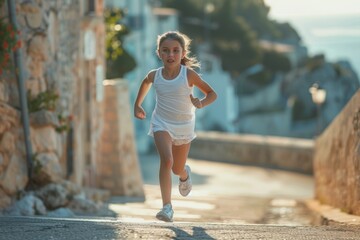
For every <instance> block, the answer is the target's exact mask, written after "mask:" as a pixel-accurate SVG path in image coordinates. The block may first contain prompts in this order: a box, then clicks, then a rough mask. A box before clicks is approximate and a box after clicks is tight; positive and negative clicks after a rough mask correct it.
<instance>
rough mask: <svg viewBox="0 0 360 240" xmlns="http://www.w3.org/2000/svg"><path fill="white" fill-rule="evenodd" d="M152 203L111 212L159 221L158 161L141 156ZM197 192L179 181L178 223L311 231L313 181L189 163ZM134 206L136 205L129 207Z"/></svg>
mask: <svg viewBox="0 0 360 240" xmlns="http://www.w3.org/2000/svg"><path fill="white" fill-rule="evenodd" d="M140 160H141V168H142V174H143V176H144V183H145V185H144V189H145V192H146V201H145V202H142V201H136V200H137V199H129V198H122V197H120V198H112V199H111V203H110V205H109V208H110V209H111V210H112V211H113V212H114V213H115V214H116V215H117V217H119V218H120V219H123V220H133V221H135V220H145V221H150V222H151V221H155V219H154V216H155V214H156V213H157V211H158V210H159V208H160V207H161V204H162V203H161V196H160V188H159V185H158V177H157V176H158V167H159V164H158V159H157V157H156V156H155V155H148V156H141V157H140ZM188 164H189V165H190V166H191V168H192V180H193V190H192V192H191V193H190V195H189V196H188V197H186V198H184V197H182V196H181V195H180V194H179V192H178V189H177V184H178V180H177V179H176V178H175V177H173V190H172V192H173V207H174V211H175V215H174V221H177V222H216V223H236V224H240V223H243V224H252V223H266V224H282V225H284V224H285V225H310V224H311V220H312V218H311V213H310V212H309V211H308V210H307V209H306V208H305V206H304V204H303V202H302V201H303V200H306V199H311V198H312V197H313V178H312V177H311V176H307V175H302V174H296V173H289V172H285V171H278V170H270V169H263V168H258V167H250V166H240V165H234V164H227V163H218V162H209V161H201V160H191V159H190V160H189V161H188ZM129 201H133V202H129Z"/></svg>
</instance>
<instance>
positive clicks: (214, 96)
mask: <svg viewBox="0 0 360 240" xmlns="http://www.w3.org/2000/svg"><path fill="white" fill-rule="evenodd" d="M217 97H218V96H217V94H216V92H213V98H214V101H215V100H216V99H217Z"/></svg>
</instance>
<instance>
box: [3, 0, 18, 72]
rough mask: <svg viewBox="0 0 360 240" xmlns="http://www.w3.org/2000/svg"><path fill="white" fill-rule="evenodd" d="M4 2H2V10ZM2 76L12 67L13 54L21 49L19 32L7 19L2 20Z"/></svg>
mask: <svg viewBox="0 0 360 240" xmlns="http://www.w3.org/2000/svg"><path fill="white" fill-rule="evenodd" d="M3 3H4V0H0V9H1V8H2V5H3ZM0 33H1V34H0V74H2V72H3V71H4V70H6V69H8V68H9V67H10V66H11V64H10V63H11V53H12V52H13V51H15V50H16V49H18V48H20V47H21V41H20V40H17V39H18V35H19V31H17V30H16V28H15V26H14V25H13V24H11V23H9V22H8V21H7V20H6V19H5V18H0Z"/></svg>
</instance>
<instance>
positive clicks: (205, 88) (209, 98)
mask: <svg viewBox="0 0 360 240" xmlns="http://www.w3.org/2000/svg"><path fill="white" fill-rule="evenodd" d="M187 76H188V81H189V85H190V86H194V85H195V86H196V87H197V88H199V89H200V91H201V92H203V93H204V94H205V97H204V98H203V99H201V100H200V99H198V98H194V97H193V96H192V95H190V99H191V102H192V103H193V104H194V106H195V107H197V108H203V107H205V106H207V105H209V104H211V103H212V102H214V101H215V100H216V98H217V94H216V92H215V91H214V89H212V88H211V86H210V85H209V84H208V83H206V82H205V81H204V80H202V79H201V77H200V76H199V75H198V74H197V73H196V72H195V71H193V70H191V69H189V70H188V75H187Z"/></svg>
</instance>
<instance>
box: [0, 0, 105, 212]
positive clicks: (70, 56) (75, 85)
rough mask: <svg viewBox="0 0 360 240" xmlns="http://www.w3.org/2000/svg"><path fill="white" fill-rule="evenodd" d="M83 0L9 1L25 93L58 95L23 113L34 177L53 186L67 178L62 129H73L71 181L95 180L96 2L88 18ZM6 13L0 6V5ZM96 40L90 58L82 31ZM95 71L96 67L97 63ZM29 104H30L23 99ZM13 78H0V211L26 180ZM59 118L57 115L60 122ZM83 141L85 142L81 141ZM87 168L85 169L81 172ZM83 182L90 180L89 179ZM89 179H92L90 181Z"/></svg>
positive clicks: (98, 124) (99, 40)
mask: <svg viewBox="0 0 360 240" xmlns="http://www.w3.org/2000/svg"><path fill="white" fill-rule="evenodd" d="M84 3H85V1H69V0H46V1H45V0H28V1H22V0H16V1H15V4H16V17H17V21H18V26H19V31H20V32H21V35H20V38H21V42H22V48H21V49H20V50H21V52H22V56H23V59H22V62H23V66H24V78H25V79H24V80H25V85H26V90H28V91H30V92H31V94H29V95H28V97H29V96H32V97H36V96H38V95H39V94H41V93H44V92H47V91H53V92H54V94H55V95H57V96H59V98H58V99H57V101H56V104H55V106H54V108H52V109H48V108H43V109H41V110H37V111H34V112H30V133H31V137H30V138H31V143H32V151H33V153H34V156H33V160H34V166H35V167H34V181H35V182H36V183H37V184H39V185H45V184H47V183H57V182H60V181H61V180H63V179H64V177H65V176H66V174H67V172H66V168H67V162H66V161H67V159H66V153H67V151H68V149H67V146H66V144H67V131H58V130H57V128H59V127H61V126H63V125H64V124H65V125H66V126H68V127H69V126H70V125H71V126H73V129H74V145H73V147H72V151H73V152H74V154H73V155H74V160H73V162H72V163H70V164H73V165H74V171H73V172H72V175H71V176H70V178H71V179H72V180H73V181H74V182H76V183H77V184H79V185H80V186H81V185H91V179H90V178H91V177H90V176H93V177H92V179H95V171H96V159H97V158H98V157H99V153H98V150H99V148H98V145H99V144H98V143H99V140H100V133H101V129H102V108H101V106H102V105H101V98H98V95H99V93H98V91H96V89H97V86H98V84H97V80H99V79H100V80H102V79H103V76H104V74H103V73H104V71H105V69H104V67H103V66H104V55H105V54H104V51H105V47H104V37H105V28H104V22H103V18H102V11H103V9H102V3H103V1H102V0H97V1H95V6H96V8H95V9H94V14H90V15H87V11H86V9H85V8H86V6H85V5H84ZM0 15H1V16H3V17H5V18H7V17H8V13H7V6H6V4H5V5H4V6H3V9H0ZM87 30H91V31H92V33H93V38H94V39H96V41H95V45H94V49H95V55H94V57H93V58H87V59H86V58H85V56H84V42H85V40H84V32H85V31H87ZM101 67H103V68H102V71H98V72H97V71H96V69H98V68H101ZM28 103H29V102H28ZM19 109H20V104H19V94H18V87H17V82H16V79H15V76H14V74H13V73H12V72H11V71H9V72H5V73H3V74H2V75H0V209H2V208H4V207H6V206H8V205H9V204H10V203H11V201H12V200H14V198H15V197H16V194H17V193H18V192H19V191H21V190H23V189H24V188H25V187H26V185H27V183H28V178H27V167H26V158H25V146H24V136H23V128H22V125H21V122H20V111H19ZM59 115H61V116H62V117H63V118H64V120H63V122H61V121H59V118H58V116H59ZM85 140H86V141H85ZM87 169H91V171H90V170H89V171H88V172H86V170H87ZM88 179H90V180H88ZM92 181H94V180H92Z"/></svg>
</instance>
